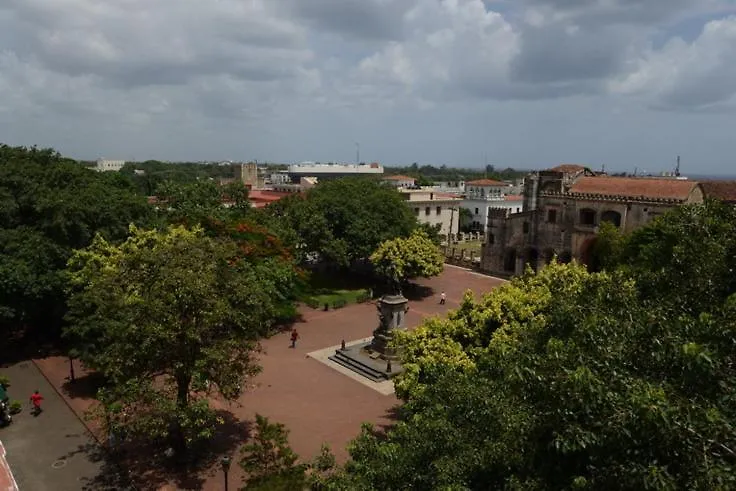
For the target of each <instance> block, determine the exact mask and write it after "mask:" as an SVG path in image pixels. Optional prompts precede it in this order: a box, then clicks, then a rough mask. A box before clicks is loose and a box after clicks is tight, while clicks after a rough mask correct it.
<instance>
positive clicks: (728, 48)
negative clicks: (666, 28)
mask: <svg viewBox="0 0 736 491" xmlns="http://www.w3.org/2000/svg"><path fill="white" fill-rule="evenodd" d="M733 60H736V16H730V17H726V18H724V19H719V20H714V21H711V22H708V23H707V24H706V25H705V27H704V28H703V31H702V33H701V34H700V36H698V37H697V38H696V39H695V40H693V41H692V42H691V43H689V44H688V43H687V42H685V41H683V40H682V39H681V38H674V39H672V40H670V41H669V42H667V43H666V44H665V45H664V46H663V47H662V48H661V49H659V50H655V49H649V50H648V51H646V52H645V53H643V54H642V55H641V56H640V57H639V58H638V59H637V60H636V69H635V70H633V71H632V72H631V73H628V74H627V75H626V76H623V77H620V78H619V79H617V80H614V81H612V82H611V84H610V87H611V90H612V91H613V92H614V93H620V94H635V95H640V96H646V97H647V100H649V101H650V105H652V106H654V107H657V108H660V109H669V110H672V109H683V110H689V109H695V110H703V109H709V108H711V109H712V108H713V107H714V106H717V105H733V104H734V103H735V102H736V63H734V61H733Z"/></svg>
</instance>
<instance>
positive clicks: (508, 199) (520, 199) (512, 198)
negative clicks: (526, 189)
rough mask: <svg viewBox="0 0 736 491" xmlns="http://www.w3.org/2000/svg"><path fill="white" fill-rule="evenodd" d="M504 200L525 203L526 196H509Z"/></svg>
mask: <svg viewBox="0 0 736 491" xmlns="http://www.w3.org/2000/svg"><path fill="white" fill-rule="evenodd" d="M503 199H504V201H524V196H522V195H520V194H507V195H506V196H504V197H503Z"/></svg>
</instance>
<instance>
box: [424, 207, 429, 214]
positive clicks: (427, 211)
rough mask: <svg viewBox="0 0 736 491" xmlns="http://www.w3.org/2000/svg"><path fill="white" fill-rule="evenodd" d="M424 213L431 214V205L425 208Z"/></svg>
mask: <svg viewBox="0 0 736 491" xmlns="http://www.w3.org/2000/svg"><path fill="white" fill-rule="evenodd" d="M424 214H425V215H429V206H428V207H426V208H425V209H424Z"/></svg>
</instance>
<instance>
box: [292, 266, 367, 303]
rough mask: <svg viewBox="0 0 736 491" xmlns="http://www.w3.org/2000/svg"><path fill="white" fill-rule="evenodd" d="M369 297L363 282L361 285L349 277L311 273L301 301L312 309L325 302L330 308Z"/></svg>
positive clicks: (365, 299)
mask: <svg viewBox="0 0 736 491" xmlns="http://www.w3.org/2000/svg"><path fill="white" fill-rule="evenodd" d="M370 299H371V296H370V290H369V288H367V287H365V284H362V285H361V284H360V283H358V282H355V280H354V279H352V278H349V277H347V278H346V277H342V276H337V277H334V276H327V275H324V274H313V275H312V276H311V277H310V278H309V280H308V281H307V285H306V288H305V290H304V291H303V292H302V294H301V301H303V302H304V303H305V304H307V305H308V306H310V307H312V308H314V309H322V308H324V306H325V304H327V306H328V308H330V309H339V308H341V307H344V306H346V305H350V304H354V303H362V302H367V301H368V300H370Z"/></svg>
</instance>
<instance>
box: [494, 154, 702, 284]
mask: <svg viewBox="0 0 736 491" xmlns="http://www.w3.org/2000/svg"><path fill="white" fill-rule="evenodd" d="M703 198H704V193H703V188H702V187H701V185H700V184H699V183H698V182H695V181H689V180H686V179H682V178H676V177H673V178H650V177H611V176H607V175H600V174H596V173H595V172H592V171H591V170H590V169H588V168H587V167H583V166H579V165H560V166H557V167H554V168H552V169H548V170H545V171H539V172H534V173H532V174H531V175H530V176H529V177H528V178H527V179H526V182H525V187H524V204H523V208H522V212H521V213H514V214H512V215H509V216H507V215H506V213H505V212H503V211H498V212H493V211H492V212H491V214H490V216H489V219H488V232H487V240H486V244H484V246H483V250H482V252H481V268H482V269H483V270H485V271H488V272H490V273H495V274H502V275H514V274H521V273H522V272H523V271H524V269H525V267H526V265H529V266H530V267H531V268H532V269H534V270H537V269H539V268H540V267H542V266H543V265H544V264H547V263H549V262H550V261H551V260H552V258H553V257H555V256H557V258H558V260H559V261H561V262H569V261H570V260H572V259H576V260H578V261H581V262H583V263H587V261H588V254H589V252H590V251H589V249H590V246H591V244H592V242H593V241H592V239H593V238H594V237H595V235H596V233H597V231H598V226H599V225H600V224H601V223H602V222H604V221H607V222H610V223H612V224H614V225H615V226H617V227H619V228H620V229H621V231H622V232H630V231H632V230H634V229H636V228H639V227H641V226H643V225H645V224H646V223H647V222H649V221H650V220H652V219H653V218H654V217H656V216H659V215H661V214H663V213H664V212H665V211H667V210H668V209H670V208H672V207H675V206H679V205H681V204H685V203H701V202H702V201H703Z"/></svg>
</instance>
